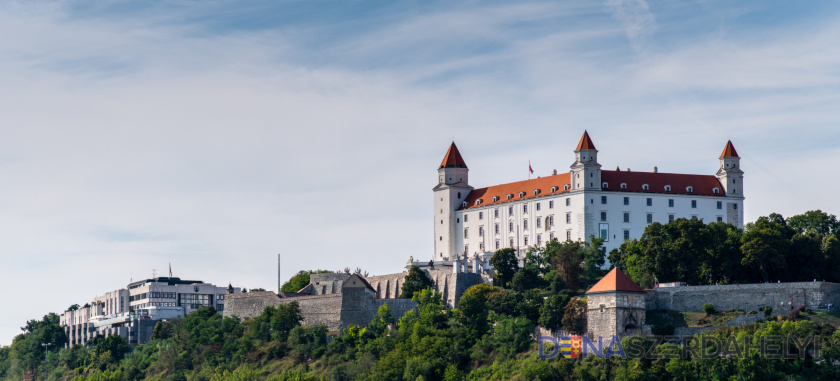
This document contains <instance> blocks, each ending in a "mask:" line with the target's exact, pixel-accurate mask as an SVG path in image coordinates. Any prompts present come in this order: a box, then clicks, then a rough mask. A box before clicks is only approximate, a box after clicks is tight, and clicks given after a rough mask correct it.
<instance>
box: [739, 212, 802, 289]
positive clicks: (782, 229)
mask: <svg viewBox="0 0 840 381" xmlns="http://www.w3.org/2000/svg"><path fill="white" fill-rule="evenodd" d="M746 230H747V231H746V232H745V233H744V235H743V236H742V237H741V252H742V253H743V257H742V258H741V264H742V265H743V266H744V267H746V268H747V269H748V270H751V271H754V272H755V275H757V276H749V275H748V278H749V279H750V280H753V281H755V280H759V279H761V280H764V281H769V280H771V279H772V278H775V279H781V278H782V276H783V275H784V274H782V269H783V268H784V266H785V258H786V257H787V255H788V249H789V247H790V241H789V238H790V236H791V235H792V230H791V229H789V228H788V227H787V225H786V224H785V221H784V219H783V218H782V217H781V216H780V215H778V214H775V213H774V214H771V215H770V216H769V217H759V219H758V220H757V221H756V222H755V224H752V225H750V226H748V228H747V229H746ZM785 278H786V279H787V277H785Z"/></svg>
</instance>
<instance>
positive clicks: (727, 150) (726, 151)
mask: <svg viewBox="0 0 840 381" xmlns="http://www.w3.org/2000/svg"><path fill="white" fill-rule="evenodd" d="M720 157H740V156H738V151H735V146H733V145H732V141H731V140H730V141H727V142H726V147H724V148H723V153H722V154H720Z"/></svg>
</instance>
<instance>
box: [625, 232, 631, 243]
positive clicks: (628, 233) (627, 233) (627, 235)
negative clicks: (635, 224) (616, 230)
mask: <svg viewBox="0 0 840 381" xmlns="http://www.w3.org/2000/svg"><path fill="white" fill-rule="evenodd" d="M628 239H630V231H629V230H625V231H624V240H625V241H626V240H628Z"/></svg>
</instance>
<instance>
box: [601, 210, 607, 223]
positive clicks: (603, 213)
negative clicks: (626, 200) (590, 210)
mask: <svg viewBox="0 0 840 381" xmlns="http://www.w3.org/2000/svg"><path fill="white" fill-rule="evenodd" d="M606 220H607V212H601V221H606Z"/></svg>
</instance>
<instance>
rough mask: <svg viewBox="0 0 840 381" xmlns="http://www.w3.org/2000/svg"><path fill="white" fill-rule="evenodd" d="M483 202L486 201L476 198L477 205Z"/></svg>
mask: <svg viewBox="0 0 840 381" xmlns="http://www.w3.org/2000/svg"><path fill="white" fill-rule="evenodd" d="M482 202H484V200H482V199H478V200H475V204H476V205H481V203H482Z"/></svg>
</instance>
